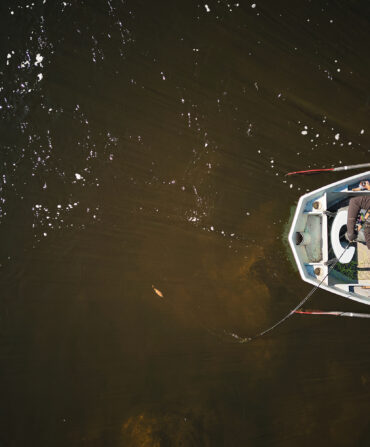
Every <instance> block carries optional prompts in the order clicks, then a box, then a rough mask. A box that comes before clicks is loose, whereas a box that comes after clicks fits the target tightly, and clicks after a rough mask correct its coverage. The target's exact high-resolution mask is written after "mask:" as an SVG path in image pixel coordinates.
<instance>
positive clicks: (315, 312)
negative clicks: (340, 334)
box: [294, 309, 370, 318]
mask: <svg viewBox="0 0 370 447" xmlns="http://www.w3.org/2000/svg"><path fill="white" fill-rule="evenodd" d="M294 313H296V314H303V315H331V316H333V317H355V318H370V314H364V313H356V312H341V311H338V310H332V311H323V310H309V309H307V310H303V309H300V310H296V311H295V312H294Z"/></svg>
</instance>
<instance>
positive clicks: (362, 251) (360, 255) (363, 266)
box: [357, 242, 370, 293]
mask: <svg viewBox="0 0 370 447" xmlns="http://www.w3.org/2000/svg"><path fill="white" fill-rule="evenodd" d="M357 263H358V267H357V268H358V270H357V278H358V281H359V282H365V281H366V282H369V281H370V250H369V249H368V248H367V247H366V245H365V244H362V243H361V242H357ZM369 293H370V289H369Z"/></svg>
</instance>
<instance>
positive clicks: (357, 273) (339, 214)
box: [288, 171, 370, 305]
mask: <svg viewBox="0 0 370 447" xmlns="http://www.w3.org/2000/svg"><path fill="white" fill-rule="evenodd" d="M369 179H370V171H366V172H363V173H361V174H357V175H354V176H352V177H348V178H345V179H343V180H340V181H338V182H335V183H331V184H330V185H327V186H323V187H322V188H319V189H316V190H315V191H312V192H309V193H308V194H305V195H303V196H302V197H301V198H300V199H299V202H298V205H297V209H296V211H295V214H294V218H293V222H292V226H291V228H290V231H289V236H288V238H289V244H290V246H291V249H292V251H293V254H294V258H295V261H296V263H297V266H298V270H299V273H300V275H301V277H302V279H303V280H304V281H306V282H308V283H310V284H312V285H314V286H320V288H322V289H324V290H327V291H328V292H332V293H336V294H337V295H341V296H343V297H345V298H349V299H351V300H354V301H359V302H361V303H364V304H369V305H370V250H368V249H367V247H366V245H364V244H362V243H360V242H356V243H353V244H351V245H350V246H349V247H348V248H347V249H346V247H347V245H348V242H347V241H346V240H345V238H343V235H344V233H345V231H346V228H347V226H346V223H347V207H348V202H349V199H350V198H351V197H354V196H357V195H363V194H370V191H366V190H365V191H353V189H354V188H357V187H358V186H359V183H360V182H361V181H363V180H369ZM338 259H339V261H338V262H336V261H337V260H338ZM333 264H335V266H334V268H332V266H333Z"/></svg>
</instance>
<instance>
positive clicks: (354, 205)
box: [347, 197, 361, 241]
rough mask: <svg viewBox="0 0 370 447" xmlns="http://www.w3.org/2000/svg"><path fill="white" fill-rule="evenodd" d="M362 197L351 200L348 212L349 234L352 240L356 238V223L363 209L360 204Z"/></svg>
mask: <svg viewBox="0 0 370 447" xmlns="http://www.w3.org/2000/svg"><path fill="white" fill-rule="evenodd" d="M360 201H361V197H353V198H352V199H351V200H350V201H349V207H348V214H347V235H348V239H349V240H350V241H354V240H355V239H356V234H355V225H356V219H357V215H358V213H359V211H360V209H361V205H360Z"/></svg>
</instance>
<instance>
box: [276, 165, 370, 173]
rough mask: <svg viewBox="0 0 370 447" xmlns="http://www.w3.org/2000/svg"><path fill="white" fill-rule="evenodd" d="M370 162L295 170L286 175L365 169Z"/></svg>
mask: <svg viewBox="0 0 370 447" xmlns="http://www.w3.org/2000/svg"><path fill="white" fill-rule="evenodd" d="M369 167H370V163H362V164H359V165H349V166H337V167H336V168H323V169H309V170H306V171H294V172H288V173H287V174H285V176H288V175H296V174H316V173H319V172H339V171H349V170H350V169H363V168H369Z"/></svg>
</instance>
